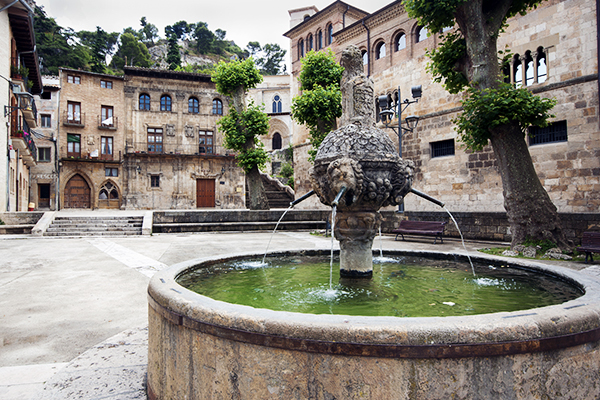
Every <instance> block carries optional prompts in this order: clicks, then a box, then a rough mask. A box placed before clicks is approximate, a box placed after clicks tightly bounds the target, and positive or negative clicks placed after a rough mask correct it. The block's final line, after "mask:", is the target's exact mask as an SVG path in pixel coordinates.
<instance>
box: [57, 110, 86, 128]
mask: <svg viewBox="0 0 600 400" xmlns="http://www.w3.org/2000/svg"><path fill="white" fill-rule="evenodd" d="M62 121H63V125H64V126H70V127H74V128H83V127H85V113H81V114H77V113H75V114H69V112H68V111H66V110H65V111H63V115H62Z"/></svg>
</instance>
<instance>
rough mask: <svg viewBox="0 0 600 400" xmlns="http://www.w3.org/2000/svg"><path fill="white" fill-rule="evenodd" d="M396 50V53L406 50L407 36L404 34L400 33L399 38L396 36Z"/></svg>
mask: <svg viewBox="0 0 600 400" xmlns="http://www.w3.org/2000/svg"><path fill="white" fill-rule="evenodd" d="M394 44H395V46H394V50H395V51H400V50H402V49H405V48H406V35H405V34H404V33H402V32H400V33H399V34H398V36H396V40H395V41H394Z"/></svg>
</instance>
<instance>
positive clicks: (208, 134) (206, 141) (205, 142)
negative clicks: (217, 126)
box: [198, 131, 214, 154]
mask: <svg viewBox="0 0 600 400" xmlns="http://www.w3.org/2000/svg"><path fill="white" fill-rule="evenodd" d="M198 141H199V147H198V152H199V153H204V154H213V153H214V147H213V133H212V131H198Z"/></svg>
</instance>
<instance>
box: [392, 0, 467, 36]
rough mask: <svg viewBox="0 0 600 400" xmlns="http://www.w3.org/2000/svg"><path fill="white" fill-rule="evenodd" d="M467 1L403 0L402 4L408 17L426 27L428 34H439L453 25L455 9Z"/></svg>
mask: <svg viewBox="0 0 600 400" xmlns="http://www.w3.org/2000/svg"><path fill="white" fill-rule="evenodd" d="M467 1H468V0H436V1H431V0H404V1H403V2H402V4H403V5H404V8H405V9H406V11H407V13H408V16H409V17H411V18H416V19H417V20H418V21H419V25H421V26H426V27H427V29H428V30H429V32H441V31H442V29H444V28H445V27H447V26H453V25H454V13H455V12H456V8H457V7H458V6H460V5H461V4H463V3H466V2H467Z"/></svg>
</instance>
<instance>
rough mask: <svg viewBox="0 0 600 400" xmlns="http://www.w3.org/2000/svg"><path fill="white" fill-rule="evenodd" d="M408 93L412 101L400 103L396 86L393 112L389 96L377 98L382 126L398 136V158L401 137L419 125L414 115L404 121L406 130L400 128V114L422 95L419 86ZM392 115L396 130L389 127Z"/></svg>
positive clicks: (400, 208)
mask: <svg viewBox="0 0 600 400" xmlns="http://www.w3.org/2000/svg"><path fill="white" fill-rule="evenodd" d="M410 91H411V92H412V97H413V99H414V100H409V99H405V100H404V101H402V102H401V101H400V99H401V98H402V96H401V95H400V87H399V86H398V101H397V106H398V109H397V110H393V109H392V107H391V102H392V98H391V96H389V95H386V96H379V99H378V101H379V109H380V110H381V112H380V113H379V116H380V117H381V121H382V122H383V124H384V126H385V127H386V128H390V129H391V130H393V131H394V133H395V134H396V135H398V155H399V156H400V157H402V135H403V134H404V131H406V132H412V131H413V130H414V129H415V128H416V127H417V125H418V124H419V117H417V116H415V115H409V116H408V117H406V119H405V120H404V123H405V124H406V128H405V127H403V126H402V112H403V111H404V110H406V108H407V107H408V106H409V105H411V104H412V103H418V102H419V99H420V98H421V94H422V90H421V85H418V86H413V87H412V88H410ZM403 105H404V107H402V106H403ZM394 114H396V115H398V127H397V128H396V127H394V126H391V125H390V122H392V119H393V117H394ZM402 211H404V202H402V203H401V204H399V205H398V212H402Z"/></svg>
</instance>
